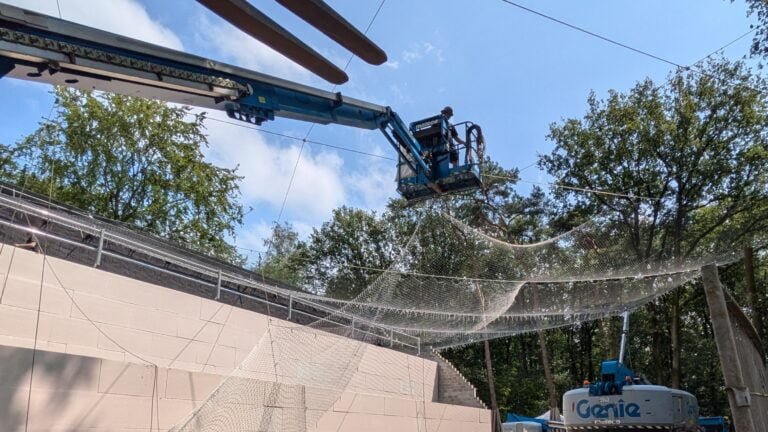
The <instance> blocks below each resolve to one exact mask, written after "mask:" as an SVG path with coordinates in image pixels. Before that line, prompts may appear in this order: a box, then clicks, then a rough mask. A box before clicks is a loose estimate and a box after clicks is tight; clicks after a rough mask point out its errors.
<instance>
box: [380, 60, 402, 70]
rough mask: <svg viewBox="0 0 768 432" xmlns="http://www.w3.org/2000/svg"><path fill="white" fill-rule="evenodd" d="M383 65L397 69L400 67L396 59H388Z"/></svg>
mask: <svg viewBox="0 0 768 432" xmlns="http://www.w3.org/2000/svg"><path fill="white" fill-rule="evenodd" d="M384 66H386V67H388V68H390V69H399V68H400V62H399V61H397V60H390V61H388V62H386V63H384Z"/></svg>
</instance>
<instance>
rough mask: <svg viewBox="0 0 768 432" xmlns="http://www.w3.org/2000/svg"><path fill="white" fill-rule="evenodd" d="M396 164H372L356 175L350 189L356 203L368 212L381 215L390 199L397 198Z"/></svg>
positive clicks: (385, 162)
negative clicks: (371, 211) (372, 211)
mask: <svg viewBox="0 0 768 432" xmlns="http://www.w3.org/2000/svg"><path fill="white" fill-rule="evenodd" d="M394 165H395V163H394V162H391V161H381V162H375V163H373V164H371V165H370V166H369V167H368V169H366V170H365V171H363V172H358V173H355V174H353V175H352V176H351V178H350V189H351V192H354V194H353V196H354V197H355V198H356V201H357V202H358V203H359V204H360V205H361V206H362V207H363V208H366V209H368V210H376V211H377V212H379V213H381V212H382V211H384V208H385V207H386V205H387V201H389V199H390V198H393V197H395V195H396V192H395V190H396V189H397V184H396V183H395V166H394Z"/></svg>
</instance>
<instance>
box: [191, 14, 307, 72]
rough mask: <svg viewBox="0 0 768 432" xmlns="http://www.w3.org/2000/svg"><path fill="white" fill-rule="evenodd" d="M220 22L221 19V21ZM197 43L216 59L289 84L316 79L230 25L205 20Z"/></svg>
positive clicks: (198, 26)
mask: <svg viewBox="0 0 768 432" xmlns="http://www.w3.org/2000/svg"><path fill="white" fill-rule="evenodd" d="M217 19H218V18H217ZM199 21H200V22H199V25H197V26H196V27H197V29H198V31H197V33H196V35H195V37H196V39H197V40H198V42H199V43H200V45H201V46H203V47H204V48H205V50H206V51H209V52H213V53H215V54H216V55H215V56H214V57H216V58H222V59H223V60H224V61H226V62H230V63H233V64H235V65H237V66H240V67H244V68H247V69H252V70H255V71H258V72H261V73H266V74H269V75H275V76H279V77H280V78H284V79H288V80H294V81H295V80H302V81H307V80H310V79H312V77H313V75H312V74H311V73H310V72H309V71H307V70H306V69H304V68H302V67H301V66H299V65H297V64H296V63H294V62H293V61H291V60H289V59H288V58H287V57H285V56H283V55H282V54H280V53H278V52H277V51H275V50H273V49H272V48H270V47H268V46H266V45H264V44H263V43H261V42H259V41H258V40H256V39H254V38H252V37H250V36H248V35H246V34H245V33H243V32H241V31H240V30H238V29H237V28H236V27H234V26H232V25H229V24H227V23H223V22H221V23H213V22H211V20H209V19H208V18H206V17H205V16H201V17H200V19H199Z"/></svg>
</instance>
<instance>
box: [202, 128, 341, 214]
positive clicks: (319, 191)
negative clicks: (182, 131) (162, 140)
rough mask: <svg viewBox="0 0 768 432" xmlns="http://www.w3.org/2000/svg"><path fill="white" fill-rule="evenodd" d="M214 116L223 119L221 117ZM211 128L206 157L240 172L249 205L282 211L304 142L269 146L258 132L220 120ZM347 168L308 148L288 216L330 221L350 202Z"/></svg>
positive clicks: (287, 206) (330, 155)
mask: <svg viewBox="0 0 768 432" xmlns="http://www.w3.org/2000/svg"><path fill="white" fill-rule="evenodd" d="M212 116H214V117H217V118H218V117H221V118H223V116H222V115H221V114H219V113H212ZM206 127H207V128H208V132H209V141H210V148H209V149H208V150H207V151H206V153H207V157H209V158H210V159H211V160H212V162H214V163H216V164H217V165H220V166H227V167H235V166H238V167H239V168H238V173H239V174H240V175H242V176H244V177H245V178H244V179H243V181H242V183H241V185H240V189H241V192H242V194H243V199H244V201H245V204H246V205H251V206H254V207H257V206H259V205H261V206H263V205H264V204H268V205H269V206H271V207H272V211H275V212H276V211H277V210H279V209H280V206H281V205H282V202H283V198H284V196H285V191H286V190H287V187H288V183H289V182H290V178H291V173H292V172H293V168H294V166H295V164H296V160H297V158H298V157H299V149H300V143H298V142H285V143H275V142H269V141H267V139H265V137H264V135H263V134H261V133H259V132H257V131H253V130H248V129H245V128H240V127H237V126H232V125H228V124H223V123H220V122H216V121H208V122H207V123H206ZM342 165H343V161H342V159H341V158H340V157H339V156H338V155H336V154H335V153H329V152H317V151H316V149H314V148H312V147H311V145H310V144H308V145H306V146H304V150H303V151H302V152H301V158H300V160H299V165H298V168H297V170H296V176H295V178H294V180H293V184H292V186H291V191H290V194H289V195H288V199H287V201H286V204H285V212H286V213H287V214H288V213H290V214H294V215H296V214H298V215H302V217H303V219H304V220H305V221H311V222H314V221H317V220H323V219H325V218H327V217H328V216H329V215H330V213H331V210H333V209H334V208H336V207H338V206H340V205H341V204H343V203H344V202H345V198H346V194H345V188H344V185H343V182H342V178H341V173H342ZM276 216H277V214H276V213H275V217H276ZM291 222H293V221H291Z"/></svg>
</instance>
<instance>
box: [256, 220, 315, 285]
mask: <svg viewBox="0 0 768 432" xmlns="http://www.w3.org/2000/svg"><path fill="white" fill-rule="evenodd" d="M264 246H265V247H266V248H267V251H266V253H265V254H264V256H263V257H262V258H261V262H260V263H259V265H258V266H257V267H256V268H255V269H254V271H256V272H260V273H261V274H263V275H264V276H267V277H269V278H272V279H275V280H278V281H281V282H285V283H288V284H291V285H294V286H301V285H303V284H304V283H305V282H306V275H305V274H304V267H305V264H306V262H307V259H308V258H309V257H308V251H307V247H306V244H305V243H304V242H302V241H300V240H299V233H297V232H296V231H295V230H294V229H293V226H292V225H291V224H290V223H288V222H284V223H282V224H280V223H276V224H275V225H274V226H273V227H272V235H271V236H270V238H269V239H267V240H265V241H264Z"/></svg>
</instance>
